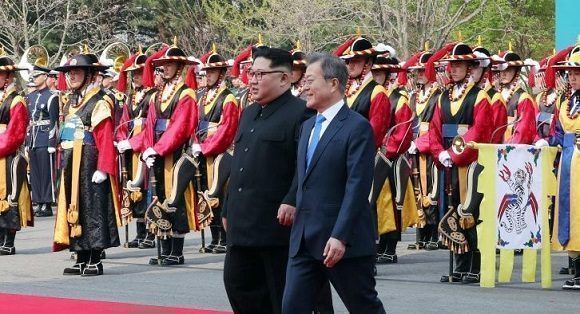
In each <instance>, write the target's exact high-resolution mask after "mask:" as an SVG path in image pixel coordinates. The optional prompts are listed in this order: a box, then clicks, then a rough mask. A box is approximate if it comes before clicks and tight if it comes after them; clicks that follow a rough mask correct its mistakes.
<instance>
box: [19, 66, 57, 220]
mask: <svg viewBox="0 0 580 314" xmlns="http://www.w3.org/2000/svg"><path fill="white" fill-rule="evenodd" d="M49 72H50V69H47V68H44V67H40V66H37V65H35V66H34V67H33V70H32V73H31V75H32V80H33V82H34V85H35V87H36V91H34V92H32V93H30V94H28V96H27V97H26V98H27V103H28V112H29V113H30V127H29V128H28V133H27V138H26V145H27V148H28V158H29V163H30V186H31V189H32V202H33V203H36V204H37V206H38V209H37V210H36V212H35V215H36V216H37V217H47V216H52V207H51V206H52V203H54V202H55V201H56V194H55V191H56V189H55V181H56V175H55V172H56V168H55V166H56V144H57V132H58V117H59V98H58V94H57V93H55V92H54V91H51V90H50V89H49V88H48V86H47V79H48V73H49Z"/></svg>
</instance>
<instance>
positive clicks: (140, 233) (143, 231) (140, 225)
mask: <svg viewBox="0 0 580 314" xmlns="http://www.w3.org/2000/svg"><path fill="white" fill-rule="evenodd" d="M135 225H136V227H137V235H136V236H135V239H133V240H132V241H131V242H129V243H127V247H128V248H131V249H135V248H138V247H139V244H140V243H141V241H143V239H145V236H146V235H147V226H145V222H143V221H137V222H136V223H135Z"/></svg>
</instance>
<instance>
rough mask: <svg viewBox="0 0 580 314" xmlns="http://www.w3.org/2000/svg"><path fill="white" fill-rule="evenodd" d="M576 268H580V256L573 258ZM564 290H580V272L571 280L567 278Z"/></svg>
mask: <svg viewBox="0 0 580 314" xmlns="http://www.w3.org/2000/svg"><path fill="white" fill-rule="evenodd" d="M572 262H573V265H574V269H580V256H578V257H576V258H573V259H572ZM562 289H564V290H580V274H578V273H577V275H576V276H574V278H572V279H571V280H566V282H565V283H564V285H563V286H562Z"/></svg>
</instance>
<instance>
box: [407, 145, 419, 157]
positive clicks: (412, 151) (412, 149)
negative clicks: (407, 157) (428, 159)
mask: <svg viewBox="0 0 580 314" xmlns="http://www.w3.org/2000/svg"><path fill="white" fill-rule="evenodd" d="M407 152H408V153H409V154H411V155H415V154H417V152H418V149H417V145H415V142H411V146H410V147H409V150H408V151H407Z"/></svg>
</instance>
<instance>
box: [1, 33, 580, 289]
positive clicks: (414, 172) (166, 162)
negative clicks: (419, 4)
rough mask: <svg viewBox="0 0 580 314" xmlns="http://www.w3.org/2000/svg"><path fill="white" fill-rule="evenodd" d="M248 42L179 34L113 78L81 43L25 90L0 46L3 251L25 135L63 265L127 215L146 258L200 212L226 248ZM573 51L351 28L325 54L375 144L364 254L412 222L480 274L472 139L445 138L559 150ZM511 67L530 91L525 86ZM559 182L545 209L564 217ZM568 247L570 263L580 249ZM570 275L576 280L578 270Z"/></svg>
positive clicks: (564, 142) (102, 240) (18, 208)
mask: <svg viewBox="0 0 580 314" xmlns="http://www.w3.org/2000/svg"><path fill="white" fill-rule="evenodd" d="M260 45H262V44H261V43H258V44H256V45H252V46H249V47H248V48H246V49H244V51H242V52H241V53H240V55H238V56H237V57H236V59H235V60H234V61H233V62H231V61H228V60H226V59H225V58H224V57H223V56H221V55H220V54H219V53H218V52H217V51H216V49H215V48H214V49H212V51H210V52H208V53H206V54H205V55H203V56H201V57H200V58H199V59H196V58H192V57H189V56H187V55H186V54H185V52H184V51H183V50H182V49H180V48H178V47H177V46H176V45H173V46H167V45H166V46H163V47H162V48H160V49H159V50H157V51H155V52H154V53H152V54H149V55H147V54H144V53H142V52H141V51H138V52H137V53H135V54H133V55H131V56H130V58H128V59H127V60H126V61H125V62H124V64H123V66H122V68H121V69H120V73H119V75H118V78H116V79H115V80H117V81H118V82H117V85H116V86H106V85H107V84H108V82H107V79H106V78H107V77H108V78H109V81H111V79H112V77H113V75H110V74H109V75H108V74H107V73H108V72H107V68H108V67H107V66H104V65H103V64H101V63H99V60H98V58H97V57H96V56H95V55H94V54H91V53H88V52H84V53H80V54H77V55H75V56H73V57H71V58H70V59H69V60H67V62H66V63H64V64H63V65H61V66H59V67H57V68H55V69H54V70H50V69H47V68H43V67H39V66H35V67H34V70H33V72H32V77H33V83H34V84H33V86H32V87H34V88H36V91H34V92H32V93H30V94H29V95H28V96H27V97H26V100H25V99H23V98H21V97H20V96H19V95H18V93H17V92H16V89H15V86H14V77H15V76H14V73H15V72H16V71H19V70H21V69H19V68H18V67H17V66H16V65H15V64H14V62H13V61H12V60H11V59H10V58H7V57H3V58H1V59H0V61H1V64H0V74H2V75H0V79H2V80H0V85H1V86H2V87H3V89H2V111H1V112H0V113H2V114H3V115H2V121H1V123H3V124H2V125H3V128H2V129H0V131H1V132H2V134H1V135H0V136H2V141H1V142H0V156H1V157H3V160H5V164H4V165H1V166H2V169H3V170H5V171H4V173H3V174H2V177H3V178H4V180H5V181H6V187H7V188H6V190H5V191H2V190H0V198H1V199H2V201H3V202H5V203H2V216H1V217H0V228H2V229H1V230H2V237H3V238H2V243H3V245H2V247H1V248H0V253H2V254H7V255H9V254H14V253H15V248H14V235H15V232H16V231H17V230H19V229H20V227H21V226H25V225H30V224H32V222H33V218H32V215H31V211H30V210H29V209H31V206H30V200H29V199H28V200H27V199H26V198H27V195H29V192H28V184H27V180H26V174H25V172H22V171H20V172H19V171H11V170H12V169H20V170H22V169H24V170H25V169H26V166H25V162H26V159H25V158H20V156H21V154H19V153H18V150H19V148H20V147H21V145H22V144H23V142H24V141H25V134H28V136H26V143H25V147H26V150H27V156H28V160H29V162H30V182H31V184H32V201H33V202H35V203H36V204H37V215H38V216H48V215H51V213H52V210H51V208H50V204H51V203H52V202H56V203H57V205H58V215H57V218H56V227H55V239H54V249H55V250H58V249H62V248H65V247H69V248H71V250H72V251H74V252H76V253H77V255H76V258H77V261H76V263H75V264H74V265H73V266H72V267H70V268H67V269H65V274H82V275H88V276H90V275H100V274H102V263H101V262H100V258H101V254H102V251H103V250H104V249H106V248H108V247H112V246H117V245H119V244H120V239H119V234H118V231H117V226H120V225H126V224H127V223H128V222H129V221H132V220H135V221H136V225H137V236H136V238H135V239H134V240H133V241H131V242H128V243H127V246H128V247H139V248H153V247H155V245H156V244H155V241H154V238H155V236H156V235H157V236H158V237H159V238H160V239H161V240H160V245H161V248H160V249H161V252H160V254H159V256H158V257H157V258H153V259H152V260H151V261H150V263H152V264H163V265H176V264H182V263H183V262H184V259H183V243H184V236H185V234H187V233H188V232H190V231H192V230H193V231H197V230H202V229H203V228H204V227H206V226H207V225H208V224H210V230H211V233H212V241H211V243H210V244H209V246H208V247H207V248H206V249H207V250H209V251H211V252H214V253H223V252H225V251H226V250H227V247H226V232H225V230H224V228H223V226H222V225H221V219H220V211H221V204H223V203H224V199H225V198H226V197H227V195H226V193H225V186H226V185H227V179H228V176H229V171H230V169H229V168H230V167H229V161H230V160H231V156H232V154H233V148H234V147H233V139H234V135H235V133H236V129H237V124H238V119H239V117H240V114H241V112H242V111H243V109H244V108H245V107H246V106H248V105H249V104H251V103H252V102H253V101H252V93H251V87H250V86H251V82H250V80H251V79H252V78H254V77H255V73H252V72H251V71H248V70H249V69H250V67H251V64H252V51H253V50H255V49H256V47H259V46H260ZM578 50H580V49H579V48H577V47H576V48H574V47H569V48H567V49H565V50H563V51H561V52H559V53H557V54H554V55H553V56H550V57H547V58H545V59H544V60H542V62H540V64H538V65H536V67H535V68H537V69H536V71H532V70H531V69H532V68H534V64H533V63H531V62H529V61H528V60H523V59H522V58H521V57H520V56H519V55H517V54H516V53H514V52H513V51H511V50H508V51H505V52H502V53H499V54H498V55H492V54H491V53H490V52H489V51H488V50H487V49H485V48H484V47H482V46H481V45H478V46H477V47H474V48H472V47H470V46H469V45H467V44H464V43H449V44H447V45H445V46H444V47H442V48H441V49H440V50H438V51H430V50H429V49H427V47H426V49H425V50H424V51H419V52H417V53H416V54H414V55H413V56H412V57H410V58H409V59H408V60H406V61H405V62H400V61H399V60H398V59H397V57H396V53H395V51H394V49H393V48H392V47H390V46H388V45H384V44H378V45H373V44H372V43H371V42H370V41H369V40H368V39H366V38H364V37H362V36H356V37H353V38H351V39H349V40H348V41H346V42H345V43H344V44H342V45H340V46H339V47H338V48H337V49H336V51H334V54H335V55H337V56H339V57H340V58H342V59H343V60H344V61H345V62H346V64H347V66H348V70H349V76H350V79H349V83H348V86H347V90H346V93H345V98H346V103H347V104H348V106H349V107H350V108H351V109H352V110H354V111H356V112H358V113H360V114H361V115H363V116H364V117H365V118H367V119H368V120H369V123H370V124H371V126H372V129H373V134H374V139H375V146H376V148H377V158H376V164H375V178H374V184H373V189H372V191H371V195H370V201H371V205H372V208H373V213H374V214H376V221H377V234H378V235H380V237H379V242H378V249H377V263H397V259H398V257H397V254H396V247H397V243H398V242H399V241H400V240H401V232H402V231H403V230H404V229H405V228H407V227H410V226H414V225H417V226H419V227H420V228H419V234H418V241H417V243H416V244H415V245H416V247H418V248H423V247H424V248H426V249H437V248H439V247H441V246H446V247H448V248H449V249H451V250H452V251H453V252H455V253H456V254H454V255H455V256H454V259H455V268H454V271H453V273H452V274H451V275H450V276H443V277H442V279H441V281H451V282H464V283H474V282H478V281H479V264H480V258H479V252H478V250H477V232H476V228H475V226H476V225H477V223H478V222H479V220H478V216H479V201H480V200H481V196H479V195H477V194H476V193H474V194H473V195H470V194H468V192H467V191H468V190H469V191H476V189H468V188H467V185H468V183H469V182H472V181H473V178H470V177H469V175H470V174H471V175H473V173H476V174H477V172H478V171H481V169H478V168H477V165H476V163H474V162H475V161H476V160H477V151H476V150H474V149H471V148H469V147H463V146H461V145H459V146H458V145H454V140H456V139H457V138H461V139H462V140H463V141H464V142H470V141H473V142H478V143H498V144H499V143H511V144H534V143H536V145H538V146H542V145H546V144H551V145H560V146H564V147H565V148H566V147H568V146H569V144H570V143H571V142H570V141H571V140H570V139H568V138H570V136H572V135H574V134H577V132H578V131H577V130H578V129H580V128H579V127H577V126H578V123H579V122H578V119H577V117H578V113H579V112H580V108H578V106H577V105H578V100H577V98H576V97H577V95H576V94H577V90H578V89H580V86H577V85H578V82H577V81H576V80H574V73H576V71H577V67H578V61H576V59H575V58H578V56H579V55H580V52H579V51H578ZM290 53H291V54H292V57H293V59H294V67H293V71H292V82H293V86H292V93H293V95H294V96H295V97H302V98H306V97H305V95H304V93H303V82H302V81H303V80H302V76H303V74H304V71H305V68H306V61H305V59H306V55H305V54H304V53H303V52H302V51H300V47H297V48H296V49H294V50H293V51H291V52H290ZM524 72H525V73H526V74H528V79H526V80H525V81H526V82H527V84H528V86H529V87H532V88H533V90H534V91H536V92H538V93H537V97H536V98H534V97H532V95H531V94H530V93H529V92H528V91H527V90H526V89H525V88H523V86H522V76H523V74H524ZM59 73H60V76H61V78H60V80H58V79H57V77H58V74H59ZM248 73H252V75H250V76H248ZM202 74H203V76H204V77H203V81H202V80H200V78H201V76H202ZM196 75H197V77H196ZM228 75H229V76H231V77H233V78H234V80H233V83H234V88H235V89H237V91H236V92H235V93H234V92H232V91H231V89H230V88H228V86H227V84H226V82H227V80H228ZM566 78H569V79H568V80H566ZM55 81H59V83H60V85H61V86H58V87H59V89H61V90H62V91H61V92H59V93H56V92H55V91H54V90H51V88H48V86H49V85H51V86H52V88H54V84H55V83H54V82H55ZM200 83H201V84H203V86H199V85H200ZM104 85H105V86H104ZM248 85H250V86H248ZM58 94H60V97H59V96H58ZM59 119H60V120H59ZM29 120H30V124H28V121H29ZM27 129H28V132H27V131H26V130H27ZM568 134H572V135H570V136H569V135H568ZM460 146H461V147H460ZM570 147H571V146H570ZM572 152H573V154H572V155H573V156H576V155H574V154H576V152H574V151H572ZM572 155H570V156H568V155H566V154H563V157H562V158H564V157H566V156H567V157H566V158H568V159H567V160H568V164H569V163H570V160H572V161H574V160H575V159H573V158H572V157H571V156H572ZM563 161H564V160H563ZM564 164H566V163H564ZM566 169H568V172H569V173H568V174H562V173H560V174H559V175H560V177H562V175H568V176H569V177H571V176H570V169H574V168H571V167H570V166H568V168H566ZM23 173H24V174H23ZM56 178H59V180H58V182H59V184H58V186H55V183H56V182H57V180H56ZM561 181H562V180H561ZM564 182H568V183H567V184H569V185H570V186H571V184H572V183H571V180H570V179H568V180H567V181H564ZM0 183H1V182H0ZM561 190H562V191H565V190H566V189H565V188H564V187H562V189H561ZM569 190H570V189H569V188H568V196H567V198H565V197H562V196H560V197H559V202H557V203H556V208H560V210H561V208H564V207H567V208H568V209H567V212H568V213H573V212H575V211H574V210H575V208H574V206H571V204H570V196H569V193H570V192H569ZM446 192H448V193H446ZM563 193H564V192H563ZM445 194H448V196H449V197H445ZM472 198H474V200H473V201H471V199H472ZM478 198H479V199H478ZM17 200H18V201H17ZM566 200H567V201H568V204H566ZM460 204H471V206H468V207H467V209H466V210H467V212H466V213H464V214H465V215H467V216H468V217H469V218H470V219H466V220H464V221H462V226H461V227H462V232H463V234H464V236H465V239H466V240H465V241H464V242H459V241H456V239H454V238H453V237H451V236H449V235H448V234H449V232H447V231H448V230H447V229H448V228H450V227H449V226H447V225H445V224H441V223H440V222H441V217H443V216H444V215H446V214H448V212H446V211H447V208H453V209H457V208H458V207H459V205H460ZM148 209H150V210H148ZM155 209H157V210H155ZM464 209H465V207H464ZM148 212H149V213H150V216H148V215H147V213H148ZM560 217H561V216H560ZM571 217H572V216H571ZM212 218H213V219H212ZM147 221H149V224H148V223H147ZM570 223H572V224H573V222H570ZM148 227H154V228H148ZM152 230H154V231H155V234H154V233H152V232H151V231H152ZM560 230H561V229H560ZM440 239H441V240H442V242H443V243H442V244H441V243H437V242H438V240H440ZM575 243H576V239H575V238H571V239H569V240H568V241H566V242H564V243H562V245H564V246H565V247H566V248H567V249H568V250H569V251H572V252H577V251H580V248H577V247H576V246H575V245H576V244H575ZM571 257H572V258H573V259H574V261H575V263H576V264H578V263H579V262H580V258H578V255H577V253H572V254H571ZM567 285H568V287H577V286H578V285H579V282H578V278H575V281H572V282H568V283H567Z"/></svg>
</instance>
